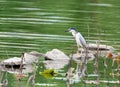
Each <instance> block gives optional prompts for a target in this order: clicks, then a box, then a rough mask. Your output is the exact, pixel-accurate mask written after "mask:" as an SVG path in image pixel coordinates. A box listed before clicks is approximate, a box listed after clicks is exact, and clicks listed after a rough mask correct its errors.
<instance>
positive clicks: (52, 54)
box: [45, 49, 69, 60]
mask: <svg viewBox="0 0 120 87" xmlns="http://www.w3.org/2000/svg"><path fill="white" fill-rule="evenodd" d="M45 58H46V59H48V60H59V59H60V60H64V59H65V60H69V57H68V56H67V55H65V54H64V53H63V52H62V51H60V50H58V49H53V50H51V51H48V52H47V53H46V54H45Z"/></svg>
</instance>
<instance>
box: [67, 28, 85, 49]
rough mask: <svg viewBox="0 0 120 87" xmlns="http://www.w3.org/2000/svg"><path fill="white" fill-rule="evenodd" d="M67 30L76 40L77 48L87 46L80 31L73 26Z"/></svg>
mask: <svg viewBox="0 0 120 87" xmlns="http://www.w3.org/2000/svg"><path fill="white" fill-rule="evenodd" d="M67 31H68V32H71V33H72V35H73V37H74V38H75V40H76V43H77V46H78V48H79V47H82V48H86V47H87V43H86V40H85V39H84V37H83V36H82V34H81V33H80V32H78V31H77V30H76V29H75V28H69V29H68V30H67Z"/></svg>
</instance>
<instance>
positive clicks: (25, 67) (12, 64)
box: [0, 51, 42, 73]
mask: <svg viewBox="0 0 120 87" xmlns="http://www.w3.org/2000/svg"><path fill="white" fill-rule="evenodd" d="M40 56H42V54H41V53H39V52H36V51H32V52H28V53H27V52H25V53H23V55H22V56H21V57H13V58H9V59H6V60H3V61H1V63H0V65H1V68H2V70H3V71H4V70H7V71H8V72H11V73H12V72H13V73H17V72H19V71H20V67H21V66H22V72H24V73H27V72H32V67H31V66H32V64H33V63H37V62H38V59H39V57H40Z"/></svg>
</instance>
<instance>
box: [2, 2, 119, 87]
mask: <svg viewBox="0 0 120 87" xmlns="http://www.w3.org/2000/svg"><path fill="white" fill-rule="evenodd" d="M119 26H120V0H0V61H1V60H3V59H7V58H10V57H14V56H21V53H22V52H23V51H24V50H27V51H28V52H30V51H38V52H40V53H46V52H47V51H50V50H52V49H54V48H57V49H59V50H61V51H63V52H64V53H65V54H66V55H70V54H71V52H72V50H71V47H72V46H73V45H76V43H75V41H74V39H73V38H72V35H71V34H70V33H66V32H65V30H66V29H68V28H70V27H75V28H77V29H78V31H80V32H81V33H82V35H83V36H84V37H85V39H86V41H87V42H88V43H96V42H97V41H98V40H100V43H101V44H107V45H111V46H113V47H114V48H115V49H116V51H117V52H119V51H120V29H119ZM76 48H77V47H76ZM76 48H75V49H76ZM42 61H43V60H42V59H41V60H40V63H39V64H38V65H37V67H38V68H37V70H36V75H35V87H49V86H50V87H68V86H67V84H66V81H65V80H64V79H65V73H66V71H67V69H68V66H65V67H64V68H62V69H61V70H59V74H58V75H56V76H55V77H54V78H45V77H44V76H42V75H40V74H39V72H42V71H43V70H45V67H44V64H43V62H42ZM102 63H103V59H102V58H101V59H100V60H99V73H100V76H101V77H100V78H101V79H104V66H103V64H102ZM73 64H74V63H73ZM93 64H94V62H93V61H92V62H90V63H89V64H88V66H89V67H88V73H91V74H92V73H93V71H94V67H93ZM107 64H108V68H107V69H106V70H107V71H106V73H107V74H106V78H107V80H118V79H119V78H112V77H111V76H110V75H109V73H110V72H111V69H112V68H111V60H110V59H108V60H107ZM74 66H76V65H75V64H74ZM6 73H7V72H3V79H2V81H3V80H4V79H6V78H7V79H8V85H7V87H26V84H27V80H28V77H27V78H23V79H22V80H21V81H18V80H17V79H16V78H15V77H14V75H13V74H10V73H7V75H6ZM61 73H62V74H63V75H62V74H61ZM32 74H33V73H32ZM32 74H31V73H30V74H29V76H31V75H32ZM0 75H2V74H1V73H0ZM0 78H1V77H0ZM86 79H94V80H95V78H94V77H92V78H86ZM0 80H1V79H0ZM71 86H72V87H80V86H81V87H96V85H94V84H92V85H90V84H85V83H83V82H82V81H79V82H78V83H75V84H72V85H71ZM99 86H100V87H105V86H106V87H113V86H114V87H119V85H118V84H110V83H107V84H102V83H101V84H99ZM28 87H32V86H31V84H29V86H28Z"/></svg>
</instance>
